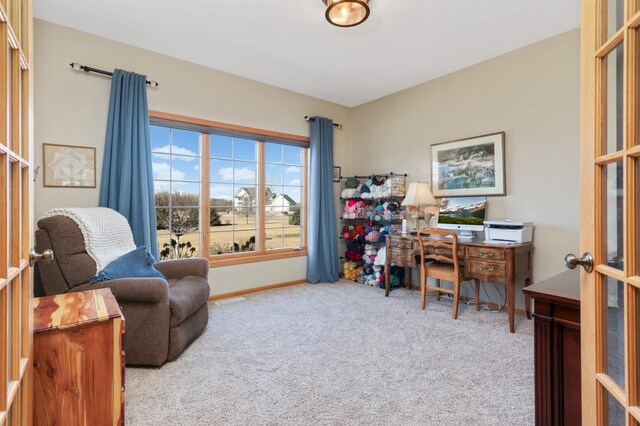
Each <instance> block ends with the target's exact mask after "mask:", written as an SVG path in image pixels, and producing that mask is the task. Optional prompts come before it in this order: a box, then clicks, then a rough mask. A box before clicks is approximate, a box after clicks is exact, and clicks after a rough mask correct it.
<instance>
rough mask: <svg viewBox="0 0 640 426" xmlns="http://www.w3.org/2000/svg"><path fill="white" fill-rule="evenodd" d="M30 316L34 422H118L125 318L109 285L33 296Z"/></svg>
mask: <svg viewBox="0 0 640 426" xmlns="http://www.w3.org/2000/svg"><path fill="white" fill-rule="evenodd" d="M33 322H34V324H33V328H34V336H33V372H34V375H33V387H34V389H33V399H34V404H33V420H34V424H35V425H54V424H57V425H63V424H64V425H74V426H75V425H78V426H81V425H121V424H123V423H124V353H123V352H122V333H124V319H123V318H122V313H121V312H120V307H119V306H118V302H116V299H115V297H113V294H111V290H109V289H108V288H104V289H99V290H90V291H83V292H77V293H66V294H59V295H56V296H47V297H40V298H36V299H35V300H34V315H33Z"/></svg>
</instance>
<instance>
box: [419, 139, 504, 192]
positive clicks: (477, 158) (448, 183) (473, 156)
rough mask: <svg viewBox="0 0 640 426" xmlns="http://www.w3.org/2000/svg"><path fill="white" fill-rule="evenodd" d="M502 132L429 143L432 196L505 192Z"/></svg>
mask: <svg viewBox="0 0 640 426" xmlns="http://www.w3.org/2000/svg"><path fill="white" fill-rule="evenodd" d="M504 168H505V159H504V132H499V133H492V134H490V135H483V136H475V137H473V138H468V139H460V140H455V141H449V142H442V143H437V144H433V145H431V174H432V182H433V189H432V190H433V195H434V196H436V197H469V196H479V195H483V196H484V195H506V193H507V191H506V184H505V173H504Z"/></svg>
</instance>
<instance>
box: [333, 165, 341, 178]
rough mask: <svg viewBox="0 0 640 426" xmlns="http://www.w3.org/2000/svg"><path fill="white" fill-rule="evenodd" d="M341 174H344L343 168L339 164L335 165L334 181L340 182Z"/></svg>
mask: <svg viewBox="0 0 640 426" xmlns="http://www.w3.org/2000/svg"><path fill="white" fill-rule="evenodd" d="M341 176H342V168H341V167H339V166H333V181H334V182H340V177H341Z"/></svg>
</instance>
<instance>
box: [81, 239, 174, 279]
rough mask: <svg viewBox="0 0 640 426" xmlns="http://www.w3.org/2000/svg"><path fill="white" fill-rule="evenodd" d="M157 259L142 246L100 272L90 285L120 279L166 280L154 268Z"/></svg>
mask: <svg viewBox="0 0 640 426" xmlns="http://www.w3.org/2000/svg"><path fill="white" fill-rule="evenodd" d="M154 263H155V259H154V258H153V256H152V255H151V253H149V249H148V248H147V247H145V246H140V247H138V248H137V249H135V250H132V251H130V252H129V253H127V254H123V255H122V256H120V257H119V258H117V259H116V260H114V261H113V262H111V263H109V264H108V265H107V266H105V267H104V269H102V271H100V272H98V275H96V276H95V277H93V279H92V280H91V282H90V283H89V284H95V283H99V282H102V281H109V280H115V279H118V278H140V277H149V278H164V275H162V273H161V272H160V271H158V270H157V269H156V268H154V267H153V264H154Z"/></svg>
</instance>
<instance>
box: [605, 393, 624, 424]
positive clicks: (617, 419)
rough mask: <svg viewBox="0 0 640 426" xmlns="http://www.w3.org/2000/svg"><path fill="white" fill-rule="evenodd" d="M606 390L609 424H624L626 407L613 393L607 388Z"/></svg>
mask: <svg viewBox="0 0 640 426" xmlns="http://www.w3.org/2000/svg"><path fill="white" fill-rule="evenodd" d="M604 392H605V395H607V397H606V399H607V401H606V404H607V416H606V417H607V424H608V425H609V426H624V424H625V423H624V416H625V412H624V407H623V406H622V405H620V403H619V402H618V400H617V399H616V398H615V397H614V396H613V395H611V394H610V393H609V392H607V391H606V390H605V391H604Z"/></svg>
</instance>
